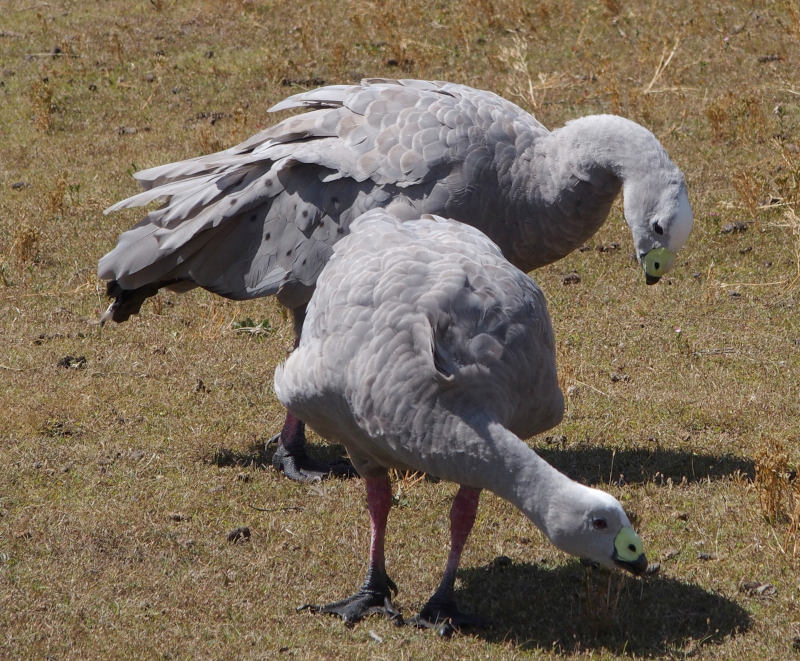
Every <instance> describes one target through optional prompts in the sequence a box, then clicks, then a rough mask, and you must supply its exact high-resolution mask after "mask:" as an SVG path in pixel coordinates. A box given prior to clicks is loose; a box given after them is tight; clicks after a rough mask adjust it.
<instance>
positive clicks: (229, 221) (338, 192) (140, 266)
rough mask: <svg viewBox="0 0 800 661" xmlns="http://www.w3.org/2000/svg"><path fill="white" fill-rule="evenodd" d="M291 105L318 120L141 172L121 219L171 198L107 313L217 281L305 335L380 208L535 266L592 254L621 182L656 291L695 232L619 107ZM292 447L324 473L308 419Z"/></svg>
mask: <svg viewBox="0 0 800 661" xmlns="http://www.w3.org/2000/svg"><path fill="white" fill-rule="evenodd" d="M287 108H304V109H308V110H309V112H306V113H303V114H299V115H295V116H293V117H290V118H288V119H285V120H283V121H281V122H279V123H278V124H276V125H275V126H272V127H270V128H268V129H266V130H264V131H262V132H261V133H259V134H257V135H255V136H253V137H252V138H250V139H249V140H246V141H245V142H243V143H242V144H240V145H237V146H236V147H232V148H231V149H228V150H225V151H222V152H218V153H216V154H211V155H208V156H201V157H198V158H192V159H189V160H186V161H179V162H177V163H171V164H168V165H161V166H159V167H155V168H152V169H149V170H143V171H141V172H138V173H136V175H135V177H136V179H138V181H139V183H140V184H141V185H142V187H143V188H144V189H145V190H144V192H141V193H139V194H138V195H134V196H133V197H130V198H128V199H126V200H123V201H121V202H119V203H117V204H115V205H114V206H112V207H111V208H110V209H109V210H108V211H113V210H116V209H121V208H123V207H136V206H144V205H146V204H148V203H149V202H151V201H154V200H159V201H161V202H162V203H163V205H162V206H161V207H160V208H159V209H157V210H154V211H151V212H150V213H149V214H148V215H147V216H146V217H145V218H144V219H143V220H142V221H141V222H140V223H138V224H137V225H136V226H135V227H133V228H132V229H130V230H128V231H127V232H125V233H123V234H122V236H121V237H120V238H119V242H118V244H117V246H116V247H115V248H114V249H113V250H112V251H111V252H109V253H108V254H107V255H105V256H104V257H103V258H102V259H101V260H100V263H99V266H98V274H99V276H100V277H101V278H103V279H107V280H109V283H108V294H109V295H110V296H111V297H113V298H114V299H115V300H114V301H113V303H112V304H111V305H110V307H109V308H108V310H107V311H106V312H105V314H104V315H103V317H102V320H103V321H105V320H108V319H113V320H115V321H124V320H126V319H127V318H128V317H129V316H130V315H131V314H135V313H137V312H138V311H139V308H140V306H141V304H142V301H144V299H146V298H147V297H148V296H152V295H154V294H155V293H156V292H157V291H158V290H159V289H160V288H162V287H166V288H169V289H175V290H179V291H184V290H186V289H191V288H193V287H203V288H205V289H208V290H209V291H212V292H215V293H217V294H220V295H222V296H226V297H228V298H233V299H246V298H253V297H258V296H268V295H272V294H275V295H277V297H278V300H279V301H280V302H281V303H282V304H283V305H285V306H286V307H288V308H289V309H290V310H291V311H292V313H293V317H294V321H295V331H296V332H297V333H299V330H300V328H301V326H302V323H303V316H304V314H305V307H306V304H307V303H308V301H309V298H310V297H311V292H312V290H313V288H314V283H315V282H316V280H317V276H318V275H319V273H320V271H321V270H322V267H323V266H324V265H325V262H326V261H327V260H328V258H329V257H330V255H331V252H332V249H333V245H334V244H335V243H336V241H338V240H339V239H340V238H341V237H342V236H344V235H346V234H347V233H348V232H349V231H350V223H351V222H352V220H353V219H354V218H356V217H357V216H359V215H360V214H361V213H363V212H365V211H367V210H369V209H373V208H386V209H387V210H389V211H391V212H392V213H393V214H394V215H396V216H398V217H399V218H402V219H409V218H417V217H419V216H420V215H421V214H422V213H435V214H440V215H443V216H447V217H449V218H453V219H455V220H459V221H461V222H464V223H467V224H469V225H472V226H474V227H477V228H479V229H480V230H482V231H483V232H484V233H486V234H487V235H488V236H489V237H491V238H492V240H494V241H495V242H496V243H497V244H498V245H499V246H500V248H501V250H502V251H503V254H504V255H505V257H506V259H508V260H509V261H510V262H511V263H512V264H514V265H515V266H517V267H518V268H520V269H522V270H523V271H530V270H531V269H534V268H536V267H539V266H542V265H544V264H548V263H550V262H553V261H555V260H557V259H559V258H561V257H563V256H564V255H566V254H567V253H569V252H571V251H572V250H574V249H575V248H577V247H579V246H581V245H582V244H583V243H584V242H585V241H586V240H587V239H588V238H589V237H590V236H592V234H594V232H595V231H596V230H597V229H598V228H599V227H600V225H602V223H603V222H604V221H605V219H606V217H607V216H608V212H609V208H610V207H611V204H612V202H613V200H614V198H615V197H616V196H617V194H618V193H619V191H620V189H622V191H623V195H624V210H625V219H626V221H627V223H628V225H629V226H630V229H631V232H632V234H633V243H634V246H635V251H636V256H637V258H638V260H639V262H640V263H641V265H642V267H643V270H644V276H645V278H646V280H647V282H648V283H650V284H652V283H654V282H656V281H657V280H658V279H659V277H661V275H662V274H663V273H665V272H666V271H667V270H668V269H669V268H670V267H671V266H672V264H673V261H674V259H675V253H676V251H677V250H678V249H679V248H680V247H681V246H682V245H683V243H684V242H685V241H686V239H687V237H688V235H689V232H690V231H691V227H692V211H691V207H690V206H689V199H688V197H687V193H686V185H685V183H684V178H683V175H682V173H681V171H680V170H679V169H678V167H677V166H676V165H675V164H674V163H673V162H672V161H671V160H670V159H669V157H668V156H667V153H666V152H665V151H664V148H663V147H662V146H661V144H660V143H659V142H658V140H657V139H656V138H655V136H654V135H653V134H652V133H650V131H648V130H647V129H645V128H643V127H641V126H639V125H638V124H635V123H634V122H631V121H629V120H626V119H623V118H621V117H616V116H612V115H597V116H589V117H584V118H582V119H576V120H574V121H571V122H569V123H567V124H566V126H564V127H562V128H560V129H557V130H555V131H552V132H551V131H548V130H547V129H546V128H545V127H544V126H542V125H541V124H540V123H539V122H538V121H537V120H536V119H534V117H532V116H531V115H530V114H528V113H527V112H525V111H524V110H522V109H521V108H519V107H518V106H516V105H514V104H513V103H511V102H509V101H506V100H505V99H502V98H501V97H499V96H497V95H495V94H492V93H491V92H485V91H481V90H476V89H472V88H470V87H466V86H464V85H456V84H453V83H446V82H429V81H423V80H383V79H368V80H364V81H362V82H361V84H359V85H333V86H329V87H322V88H319V89H316V90H312V91H309V92H304V93H302V94H297V95H295V96H292V97H289V98H288V99H286V100H285V101H282V102H281V103H279V104H277V105H276V106H273V107H272V108H271V110H284V109H287ZM276 438H277V437H276ZM273 440H274V439H273ZM279 441H280V442H279V447H278V450H277V452H276V453H275V457H274V462H275V464H276V467H278V468H281V469H283V470H284V472H285V473H286V475H288V476H289V477H292V478H294V479H314V478H318V477H320V476H321V475H322V474H324V467H322V466H319V465H318V464H315V462H313V461H312V460H311V459H310V458H309V457H308V455H307V454H306V452H305V434H304V429H303V425H302V423H301V422H300V421H299V420H297V419H295V418H294V417H293V416H290V415H287V418H286V423H285V425H284V427H283V429H282V431H281V433H280V435H279Z"/></svg>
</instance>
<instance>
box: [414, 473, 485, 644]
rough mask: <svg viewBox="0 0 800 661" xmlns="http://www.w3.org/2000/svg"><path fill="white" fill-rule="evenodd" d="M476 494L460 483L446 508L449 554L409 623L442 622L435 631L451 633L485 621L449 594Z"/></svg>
mask: <svg viewBox="0 0 800 661" xmlns="http://www.w3.org/2000/svg"><path fill="white" fill-rule="evenodd" d="M480 494H481V492H480V489H472V488H470V487H461V488H460V489H459V490H458V493H457V494H456V497H455V498H454V499H453V506H452V507H451V509H450V554H449V555H448V557H447V566H446V567H445V570H444V575H443V576H442V581H441V583H439V587H438V588H436V592H434V593H433V596H432V597H431V598H430V599H428V603H426V604H425V606H424V607H423V608H422V610H421V611H420V614H419V615H418V616H417V617H415V618H414V619H413V620H412V623H413V624H415V625H417V626H419V627H426V628H436V627H439V626H440V625H443V627H442V628H440V629H439V632H440V633H441V634H443V635H446V634H448V633H452V632H453V630H454V629H456V630H457V629H466V628H482V627H486V626H488V624H489V623H488V621H487V620H485V619H483V618H481V617H477V616H475V615H469V614H467V613H462V612H461V611H460V610H459V609H458V606H457V605H456V601H455V597H454V594H453V585H454V584H455V580H456V570H457V569H458V565H459V562H460V561H461V553H462V551H463V550H464V545H465V544H466V542H467V537H468V536H469V533H470V531H471V530H472V526H473V524H474V523H475V514H476V512H477V511H478V499H479V498H480Z"/></svg>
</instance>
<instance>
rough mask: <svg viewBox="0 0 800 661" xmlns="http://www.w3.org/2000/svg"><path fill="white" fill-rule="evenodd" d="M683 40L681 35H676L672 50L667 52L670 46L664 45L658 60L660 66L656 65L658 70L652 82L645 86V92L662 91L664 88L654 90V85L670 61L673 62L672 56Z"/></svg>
mask: <svg viewBox="0 0 800 661" xmlns="http://www.w3.org/2000/svg"><path fill="white" fill-rule="evenodd" d="M680 43H681V40H680V37H675V44H674V45H673V46H672V50H670V51H669V53H667V48H668V46H666V45H665V46H664V52H663V53H662V54H661V59H660V60H659V61H658V66H656V71H655V73H654V74H653V77H652V78H651V79H650V82H649V83H647V85H645V86H644V89H643V90H642V91H643V92H644V93H645V94H650V93H651V92H654V91H655V92H660V91H664V90H654V89H653V85H655V84H656V82H657V81H658V79H659V78H661V75H662V74H663V73H664V71H666V69H667V67H668V66H669V63H670V62H672V58H673V57H674V56H675V53H676V52H677V51H678V46H680Z"/></svg>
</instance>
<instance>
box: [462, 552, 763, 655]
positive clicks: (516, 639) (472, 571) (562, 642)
mask: <svg viewBox="0 0 800 661" xmlns="http://www.w3.org/2000/svg"><path fill="white" fill-rule="evenodd" d="M459 577H460V579H461V587H460V588H459V589H458V590H457V595H456V598H457V599H458V601H459V603H460V604H461V606H463V608H464V609H465V610H466V611H467V612H471V613H475V614H476V615H481V616H484V617H489V618H491V620H492V621H493V622H494V623H495V624H494V625H493V626H492V627H491V628H489V629H487V630H485V631H477V632H475V633H474V634H473V635H475V636H477V637H480V638H483V639H485V640H487V641H490V642H504V641H511V642H513V643H514V644H516V645H517V646H519V647H520V648H522V649H539V650H553V651H556V652H580V651H583V650H595V651H598V650H607V651H609V652H611V653H613V654H615V655H616V654H625V655H638V656H650V657H652V656H661V655H664V654H670V655H671V654H676V655H678V656H681V655H684V654H687V653H691V652H692V651H696V650H697V648H698V647H699V646H701V645H708V644H716V643H721V642H722V641H723V640H724V639H725V638H726V637H728V636H732V635H736V634H737V633H741V632H744V631H747V630H748V629H749V628H750V626H751V619H750V616H749V614H748V613H747V611H745V609H743V608H742V607H741V606H739V605H738V604H736V603H735V602H734V601H732V600H730V599H727V598H726V597H723V596H722V595H720V594H716V593H713V592H709V591H707V590H704V589H702V588H700V587H697V586H694V585H691V584H688V583H683V582H681V581H677V580H675V579H671V578H667V577H653V578H649V579H647V580H645V581H644V582H639V581H636V580H633V579H626V580H623V581H622V582H621V591H620V594H619V600H618V602H616V607H615V608H614V607H613V606H612V608H611V609H608V608H606V607H605V606H606V594H607V586H608V578H607V575H606V574H605V573H598V572H595V571H593V570H588V569H585V568H583V567H581V566H580V565H578V564H577V563H574V564H570V565H568V566H564V567H557V568H554V569H548V568H546V567H542V566H538V565H531V564H528V563H521V564H512V565H507V564H503V565H498V564H497V563H492V564H490V565H486V566H483V567H477V568H467V569H462V570H460V571H459ZM617 580H618V578H617V577H614V578H613V579H612V581H617ZM613 584H614V583H612V585H613ZM612 594H615V591H614V590H612ZM612 601H614V599H613V597H612Z"/></svg>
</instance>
